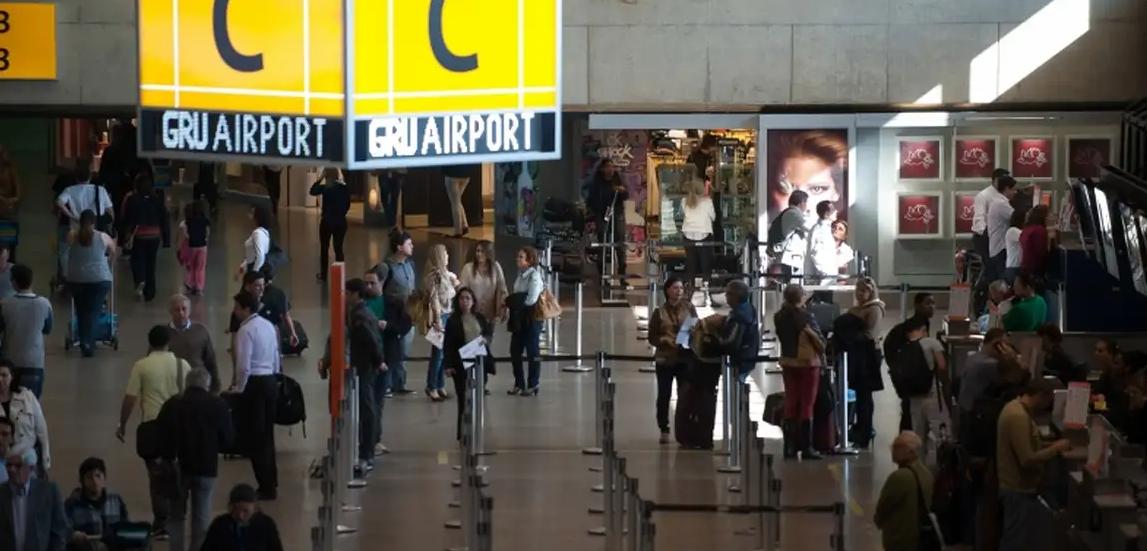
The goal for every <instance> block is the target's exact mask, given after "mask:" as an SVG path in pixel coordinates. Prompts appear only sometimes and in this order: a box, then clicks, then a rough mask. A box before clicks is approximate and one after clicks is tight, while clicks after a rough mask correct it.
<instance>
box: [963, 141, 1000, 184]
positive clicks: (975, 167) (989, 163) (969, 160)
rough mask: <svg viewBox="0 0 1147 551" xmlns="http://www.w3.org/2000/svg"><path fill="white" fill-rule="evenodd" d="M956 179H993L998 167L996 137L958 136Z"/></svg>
mask: <svg viewBox="0 0 1147 551" xmlns="http://www.w3.org/2000/svg"><path fill="white" fill-rule="evenodd" d="M954 157H955V163H956V179H958V180H987V179H991V177H992V171H993V170H995V169H996V138H994V137H988V138H956V146H955V154H954Z"/></svg>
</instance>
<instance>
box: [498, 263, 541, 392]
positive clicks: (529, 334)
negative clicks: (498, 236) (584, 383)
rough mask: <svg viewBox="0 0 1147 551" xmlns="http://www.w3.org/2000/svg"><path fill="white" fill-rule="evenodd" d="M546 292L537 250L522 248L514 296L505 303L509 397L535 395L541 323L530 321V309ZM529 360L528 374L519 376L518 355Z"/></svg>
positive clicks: (532, 316) (539, 364) (536, 390)
mask: <svg viewBox="0 0 1147 551" xmlns="http://www.w3.org/2000/svg"><path fill="white" fill-rule="evenodd" d="M545 288H546V280H545V277H544V276H543V275H542V268H541V267H539V266H538V250H537V249H535V248H533V247H522V248H521V249H519V250H518V278H517V279H515V280H514V292H513V294H511V295H510V297H509V299H508V301H507V302H508V304H507V306H508V308H509V316H508V317H509V321H508V323H507V325H509V328H510V363H511V364H513V366H514V388H512V389H510V392H509V393H510V394H511V395H513V394H520V395H522V396H537V395H538V379H539V377H540V376H541V372H542V364H541V362H539V361H538V360H537V357H538V355H540V354H541V351H540V350H539V347H538V339H539V338H540V337H541V334H542V322H541V321H539V320H536V319H534V305H536V304H537V303H538V299H539V298H541V296H542V291H544V290H545ZM523 353H525V354H526V357H527V358H529V362H530V371H529V375H528V376H526V374H524V373H523V372H522V354H523Z"/></svg>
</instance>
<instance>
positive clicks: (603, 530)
mask: <svg viewBox="0 0 1147 551" xmlns="http://www.w3.org/2000/svg"><path fill="white" fill-rule="evenodd" d="M611 390H613V383H609V384H608V385H607V386H606V392H609V391H611ZM610 413H612V412H610ZM602 428H603V429H604V432H605V433H606V434H605V439H604V442H603V445H602V469H601V479H602V484H601V492H602V504H603V505H604V507H603V510H602V512H603V513H604V519H603V523H602V526H599V527H597V528H590V529H589V533H590V535H594V536H608V534H609V530H610V528H611V527H612V523H613V520H612V519H613V516H614V510H613V492H615V491H616V490H617V488H616V486H617V481H616V479H615V475H616V472H615V470H616V469H617V458H616V457H615V455H614V450H613V418H612V416H607V417H606V418H605V421H604V422H603V427H602ZM606 549H607V550H608V549H609V538H606Z"/></svg>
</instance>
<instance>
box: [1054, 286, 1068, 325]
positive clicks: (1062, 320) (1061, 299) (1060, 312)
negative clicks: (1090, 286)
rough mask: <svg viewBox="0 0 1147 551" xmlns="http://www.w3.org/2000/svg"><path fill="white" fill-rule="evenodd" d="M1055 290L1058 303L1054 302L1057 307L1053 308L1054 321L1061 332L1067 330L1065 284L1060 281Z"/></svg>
mask: <svg viewBox="0 0 1147 551" xmlns="http://www.w3.org/2000/svg"><path fill="white" fill-rule="evenodd" d="M1056 290H1057V291H1058V292H1057V294H1058V295H1059V296H1057V297H1056V302H1057V303H1058V304H1056V306H1057V308H1056V309H1055V314H1056V315H1055V321H1056V325H1058V326H1059V331H1060V332H1061V333H1062V332H1064V331H1067V284H1066V283H1064V282H1062V281H1060V282H1059V283H1058V284H1057V289H1056Z"/></svg>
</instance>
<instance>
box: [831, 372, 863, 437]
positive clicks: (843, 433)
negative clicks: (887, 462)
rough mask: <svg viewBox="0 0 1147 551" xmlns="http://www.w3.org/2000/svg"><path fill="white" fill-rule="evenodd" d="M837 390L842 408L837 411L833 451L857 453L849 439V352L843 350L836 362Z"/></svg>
mask: <svg viewBox="0 0 1147 551" xmlns="http://www.w3.org/2000/svg"><path fill="white" fill-rule="evenodd" d="M836 364H837V368H836V390H837V397H836V399H837V400H838V401H837V407H838V408H840V410H839V411H838V412H837V418H836V437H837V440H836V441H837V444H836V448H835V449H833V453H834V454H836V455H857V453H858V452H857V451H856V450H855V449H853V448H852V443H851V442H849V441H848V352H842V353H841V354H840V359H839V360H838V361H837V362H836Z"/></svg>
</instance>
